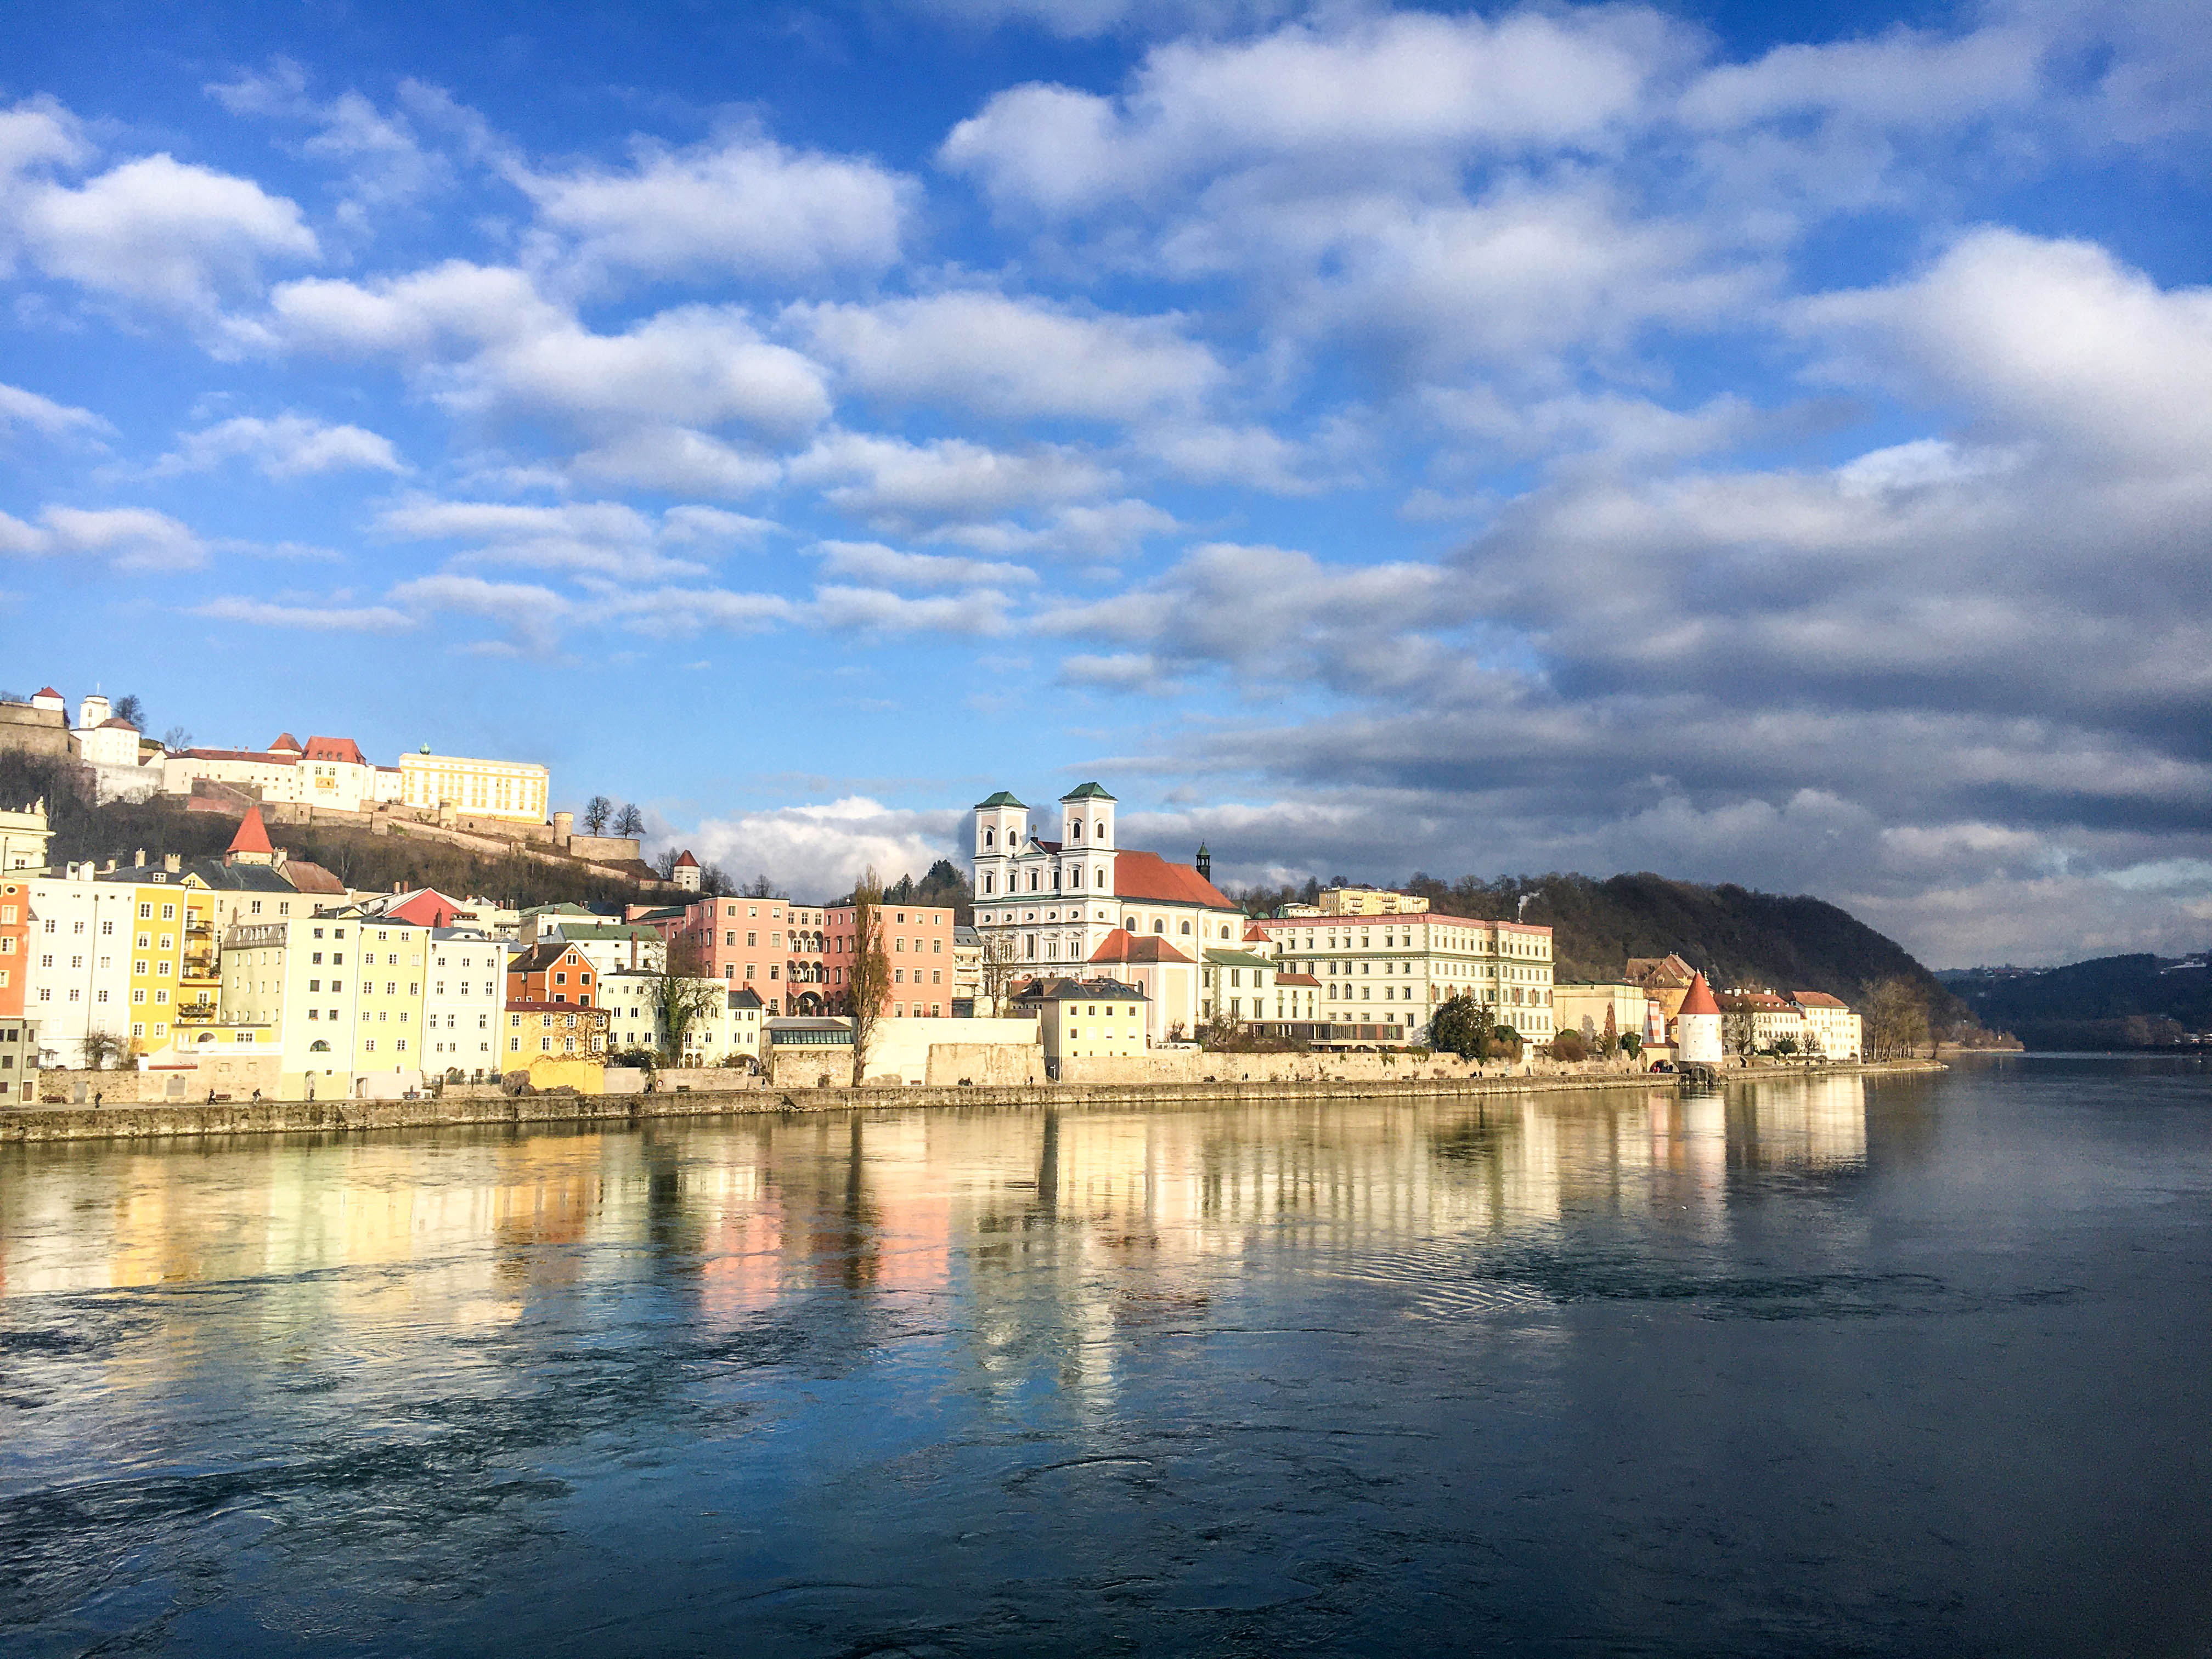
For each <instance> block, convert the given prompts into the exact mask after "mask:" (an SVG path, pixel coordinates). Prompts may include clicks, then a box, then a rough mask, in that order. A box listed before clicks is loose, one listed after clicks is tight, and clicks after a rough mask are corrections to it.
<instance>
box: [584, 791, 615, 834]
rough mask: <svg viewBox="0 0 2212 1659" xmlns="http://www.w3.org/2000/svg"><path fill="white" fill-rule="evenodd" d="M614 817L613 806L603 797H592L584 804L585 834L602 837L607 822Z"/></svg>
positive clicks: (605, 831) (605, 830)
mask: <svg viewBox="0 0 2212 1659" xmlns="http://www.w3.org/2000/svg"><path fill="white" fill-rule="evenodd" d="M614 815H615V804H614V803H613V802H612V801H611V800H609V799H607V798H606V797H605V795H594V796H592V798H591V799H589V800H587V801H586V802H585V803H584V829H585V830H586V833H588V834H590V835H594V836H604V835H605V834H606V833H607V820H608V819H609V818H611V817H614Z"/></svg>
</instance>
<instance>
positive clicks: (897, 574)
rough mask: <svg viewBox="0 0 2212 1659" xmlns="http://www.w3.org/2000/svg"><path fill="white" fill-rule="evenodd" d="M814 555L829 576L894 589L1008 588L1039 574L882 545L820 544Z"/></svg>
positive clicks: (816, 546)
mask: <svg viewBox="0 0 2212 1659" xmlns="http://www.w3.org/2000/svg"><path fill="white" fill-rule="evenodd" d="M814 552H815V553H816V554H817V556H819V557H820V559H821V560H822V568H823V571H824V572H825V573H826V574H829V575H832V576H849V577H851V578H853V579H854V580H856V581H862V582H873V583H878V584H881V585H884V586H891V587H921V588H935V587H993V586H997V587H1005V586H1023V585H1024V584H1026V583H1030V582H1034V581H1036V572H1035V571H1033V570H1028V569H1025V568H1023V567H1022V566H1020V565H1018V564H1000V563H996V562H990V561H987V560H983V559H948V558H943V557H939V556H936V555H934V554H928V553H902V552H901V551H899V550H898V549H896V548H895V547H886V546H884V544H883V543H881V542H820V543H817V544H816V545H815V548H814Z"/></svg>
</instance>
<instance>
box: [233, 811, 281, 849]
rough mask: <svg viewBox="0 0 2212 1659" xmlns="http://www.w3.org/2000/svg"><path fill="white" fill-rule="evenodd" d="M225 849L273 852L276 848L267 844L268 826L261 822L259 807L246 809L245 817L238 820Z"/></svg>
mask: <svg viewBox="0 0 2212 1659" xmlns="http://www.w3.org/2000/svg"><path fill="white" fill-rule="evenodd" d="M227 850H228V851H230V852H233V853H268V854H275V852H276V848H274V847H272V846H270V844H269V826H268V825H267V824H265V823H262V821H261V809H260V808H259V807H258V806H252V807H248V808H247V809H246V816H245V817H243V818H241V819H240V821H239V825H238V833H237V834H236V835H234V836H232V837H231V838H230V846H229V848H228V849H227Z"/></svg>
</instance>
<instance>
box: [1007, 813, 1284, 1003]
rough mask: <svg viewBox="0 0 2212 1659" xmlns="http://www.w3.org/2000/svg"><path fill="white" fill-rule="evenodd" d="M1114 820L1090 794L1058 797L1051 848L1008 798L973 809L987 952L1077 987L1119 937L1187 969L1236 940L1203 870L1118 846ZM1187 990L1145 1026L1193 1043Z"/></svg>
mask: <svg viewBox="0 0 2212 1659" xmlns="http://www.w3.org/2000/svg"><path fill="white" fill-rule="evenodd" d="M1114 810H1115V800H1114V797H1113V796H1111V795H1109V794H1108V793H1106V791H1105V790H1104V789H1103V788H1102V787H1099V786H1098V785H1097V784H1096V783H1086V784H1084V785H1082V786H1081V787H1079V788H1076V789H1073V790H1071V791H1069V792H1068V793H1066V795H1063V796H1062V797H1060V811H1059V818H1058V822H1057V823H1056V824H1055V825H1054V826H1053V827H1054V829H1056V830H1057V832H1058V838H1057V839H1056V840H1050V841H1048V840H1045V839H1043V838H1042V836H1039V835H1038V833H1037V831H1036V828H1035V827H1033V826H1032V825H1031V823H1030V809H1029V808H1028V807H1026V806H1024V805H1023V804H1022V803H1021V802H1020V801H1018V800H1017V799H1014V797H1013V796H1012V794H1010V793H1007V792H1006V791H1005V790H1000V792H999V793H996V794H994V795H993V796H991V797H990V798H989V799H987V800H984V801H981V802H980V803H978V804H977V805H976V806H975V822H974V823H973V826H972V834H971V836H970V840H969V848H970V853H971V860H970V861H971V864H972V866H973V871H974V877H975V929H976V932H977V933H979V934H980V935H981V938H982V939H984V940H985V941H986V942H988V941H991V940H993V939H998V940H1001V941H1003V944H1002V945H1001V948H1002V949H1004V950H1005V951H1006V952H1007V954H1008V956H1009V957H1010V959H1011V960H1012V962H1013V963H1014V964H1015V965H1016V967H1017V969H1018V971H1020V972H1022V973H1024V974H1043V975H1053V974H1055V973H1063V972H1064V973H1070V974H1075V975H1081V974H1082V973H1084V972H1085V971H1086V970H1089V969H1091V967H1092V963H1093V961H1094V958H1095V957H1097V953H1098V952H1099V951H1101V950H1102V949H1103V948H1104V947H1105V946H1106V945H1107V944H1108V941H1109V939H1111V937H1112V935H1113V934H1114V933H1115V930H1117V929H1119V930H1121V932H1124V933H1128V934H1130V935H1132V936H1133V937H1136V938H1152V939H1164V940H1165V941H1167V942H1168V943H1169V944H1170V945H1172V946H1173V947H1174V948H1175V950H1176V951H1177V952H1178V953H1179V954H1180V955H1181V956H1182V957H1185V958H1186V959H1187V960H1188V961H1189V962H1190V963H1194V964H1195V963H1198V962H1199V960H1200V958H1201V957H1202V956H1203V955H1204V953H1205V952H1206V951H1209V950H1216V949H1234V948H1235V947H1236V946H1237V943H1238V941H1239V940H1241V939H1243V933H1244V915H1243V911H1242V910H1240V909H1239V908H1237V905H1236V904H1235V903H1234V902H1232V901H1231V899H1230V898H1229V897H1228V896H1226V895H1225V894H1224V893H1223V892H1222V891H1221V890H1219V889H1218V888H1217V887H1215V886H1214V884H1212V881H1211V880H1210V879H1208V870H1209V866H1208V864H1207V863H1206V862H1201V863H1200V864H1199V865H1198V866H1195V867H1194V866H1191V865H1187V864H1171V863H1170V862H1169V861H1168V860H1165V859H1164V858H1162V857H1161V856H1160V855H1159V854H1157V853H1149V852H1143V851H1139V850H1137V849H1134V848H1122V847H1120V846H1118V845H1116V843H1115V829H1114ZM1200 852H1201V858H1203V849H1202V848H1201V849H1200ZM1116 965H1117V966H1118V965H1119V964H1118V963H1117V964H1116ZM1186 995H1187V997H1188V1000H1186V1001H1184V1002H1182V1004H1181V1005H1180V1006H1158V1005H1157V1004H1156V1005H1153V1006H1152V1007H1151V1010H1150V1012H1149V1014H1148V1019H1149V1021H1150V1022H1151V1023H1152V1024H1153V1025H1155V1026H1157V1027H1158V1028H1159V1029H1160V1030H1162V1031H1163V1032H1164V1030H1167V1029H1169V1028H1171V1027H1173V1026H1175V1025H1177V1024H1180V1025H1181V1026H1182V1028H1183V1029H1184V1030H1186V1031H1190V1032H1195V1030H1196V1029H1197V1027H1198V1025H1199V1024H1200V1022H1201V1018H1202V1016H1201V1015H1200V1000H1201V994H1200V987H1199V985H1198V982H1197V975H1195V974H1194V975H1191V976H1190V977H1189V980H1188V991H1187V993H1186Z"/></svg>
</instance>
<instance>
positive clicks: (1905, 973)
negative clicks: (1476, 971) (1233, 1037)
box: [1244, 872, 1967, 1025]
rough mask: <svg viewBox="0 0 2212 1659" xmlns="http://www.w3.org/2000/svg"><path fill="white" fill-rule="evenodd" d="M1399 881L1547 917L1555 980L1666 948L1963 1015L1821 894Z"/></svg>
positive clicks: (1748, 980)
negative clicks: (1874, 988)
mask: <svg viewBox="0 0 2212 1659" xmlns="http://www.w3.org/2000/svg"><path fill="white" fill-rule="evenodd" d="M1320 887H1321V884H1319V883H1318V882H1314V883H1309V884H1307V887H1306V888H1305V889H1304V890H1300V889H1296V888H1283V889H1259V890H1253V891H1250V892H1249V893H1248V894H1246V895H1244V896H1245V897H1246V899H1247V901H1248V908H1253V909H1255V911H1256V910H1257V909H1259V908H1273V906H1274V905H1276V904H1280V903H1285V902H1300V901H1307V902H1310V900H1311V898H1312V897H1313V896H1316V895H1318V893H1319V891H1320ZM1405 887H1406V890H1407V891H1408V892H1414V893H1419V894H1420V895H1421V896H1424V897H1425V898H1426V899H1427V900H1428V901H1429V902H1430V903H1431V905H1433V906H1435V908H1437V909H1439V910H1449V911H1450V912H1452V913H1453V914H1455V915H1463V916H1475V917H1480V918H1482V919H1484V920H1491V919H1498V918H1502V919H1504V920H1509V921H1510V920H1511V919H1512V918H1513V917H1514V916H1515V915H1516V914H1518V915H1521V916H1522V919H1523V920H1524V921H1532V922H1542V923H1544V924H1546V925H1547V926H1548V927H1551V928H1552V930H1553V951H1554V954H1555V968H1556V974H1557V976H1558V977H1559V979H1561V980H1604V979H1612V978H1614V977H1616V976H1618V975H1619V974H1620V971H1621V967H1622V964H1623V963H1626V961H1627V959H1628V958H1629V957H1662V956H1665V955H1666V954H1667V953H1668V951H1680V953H1681V954H1682V956H1683V957H1685V958H1686V959H1687V960H1688V961H1689V962H1690V963H1691V964H1692V966H1694V967H1698V968H1702V969H1705V972H1706V973H1707V974H1709V975H1711V976H1712V979H1713V981H1714V982H1715V983H1716V984H1717V985H1720V986H1723V987H1727V986H1733V985H1759V986H1765V987H1771V988H1772V989H1774V990H1778V991H1826V992H1827V993H1828V994H1830V995H1831V996H1838V997H1841V998H1843V999H1844V1000H1845V1001H1847V1002H1850V1003H1851V1004H1852V1005H1853V1006H1857V1005H1858V1004H1859V1003H1860V1002H1861V1001H1862V1000H1863V998H1864V996H1865V994H1866V987H1868V986H1869V984H1871V983H1873V982H1874V981H1876V980H1882V979H1889V978H1900V979H1904V980H1906V981H1910V982H1911V984H1913V985H1914V986H1916V987H1918V988H1919V990H1920V991H1921V992H1922V994H1923V995H1925V996H1926V997H1927V999H1928V1003H1929V1013H1930V1016H1931V1017H1932V1018H1933V1019H1934V1020H1935V1021H1936V1024H1939V1025H1948V1024H1953V1023H1955V1022H1957V1021H1959V1020H1960V1019H1961V1018H1965V1017H1966V1014H1967V1010H1966V1006H1965V1005H1964V1004H1963V1003H1961V1002H1960V1001H1959V1000H1958V999H1957V998H1955V997H1954V996H1953V995H1952V994H1951V993H1950V992H1949V991H1948V990H1947V989H1945V988H1944V987H1943V986H1942V984H1941V983H1940V982H1939V981H1937V980H1936V975H1934V974H1932V973H1930V972H1929V970H1928V969H1926V968H1925V967H1923V966H1922V965H1921V963H1919V962H1918V961H1917V959H1915V958H1914V957H1913V956H1912V955H1911V953H1910V952H1908V951H1906V950H1905V947H1904V946H1902V945H1899V944H1898V943H1896V942H1895V941H1894V940H1893V939H1886V938H1884V937H1883V936H1882V935H1881V934H1880V933H1876V932H1875V930H1874V929H1873V928H1871V927H1868V926H1867V925H1866V924H1865V923H1864V922H1863V921H1859V920H1858V919H1857V917H1855V916H1853V915H1851V914H1850V912H1849V911H1847V910H1843V909H1839V908H1838V907H1836V906H1835V905H1832V904H1830V903H1828V902H1826V901H1825V900H1822V899H1816V898H1808V897H1806V896H1802V895H1795V896H1790V895H1783V894H1777V893H1756V892H1753V891H1752V890H1750V889H1748V888H1744V887H1737V886H1735V885H1733V884H1723V885H1721V886H1718V887H1705V886H1700V885H1699V884H1697V883H1695V882H1688V881H1672V880H1669V879H1668V878H1666V877H1664V876H1655V875H1652V874H1650V873H1648V872H1646V873H1644V874H1639V875H1623V876H1610V877H1607V878H1604V879H1603V880H1599V879H1597V878H1593V877H1589V876H1578V875H1571V874H1567V875H1561V874H1553V875H1546V876H1505V877H1500V878H1498V880H1496V881H1484V880H1482V879H1481V878H1479V877H1475V876H1462V878H1460V879H1459V880H1457V881H1455V882H1449V883H1447V882H1443V881H1439V880H1437V879H1436V878H1434V877H1431V876H1429V875H1425V874H1421V873H1416V874H1415V875H1414V876H1413V878H1411V879H1409V880H1408V881H1407V883H1406V884H1405ZM1524 897H1525V898H1526V899H1527V900H1528V904H1527V906H1526V908H1525V909H1524V908H1522V899H1523V898H1524Z"/></svg>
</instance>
